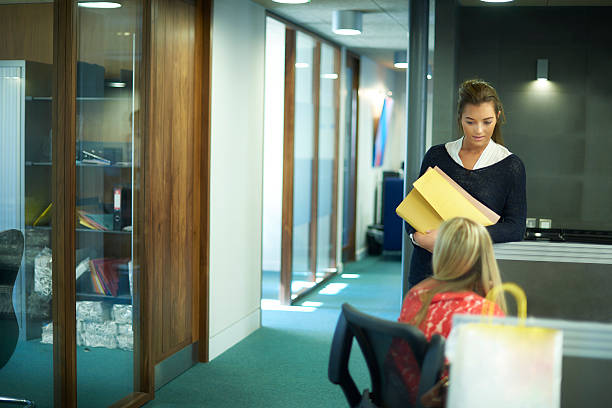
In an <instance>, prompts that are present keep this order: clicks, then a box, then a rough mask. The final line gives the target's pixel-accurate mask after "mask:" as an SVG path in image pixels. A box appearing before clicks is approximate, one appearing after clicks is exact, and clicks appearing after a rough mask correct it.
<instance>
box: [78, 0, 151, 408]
mask: <svg viewBox="0 0 612 408" xmlns="http://www.w3.org/2000/svg"><path fill="white" fill-rule="evenodd" d="M79 6H80V7H78V14H77V26H78V31H77V32H78V36H77V44H78V51H77V91H76V146H75V147H76V152H75V154H76V198H75V199H76V215H77V224H76V231H75V236H76V248H75V249H76V253H75V257H76V265H77V266H76V281H75V285H76V305H75V306H76V342H77V387H78V389H77V398H78V402H79V405H82V406H89V407H106V406H109V405H111V404H112V403H114V402H116V401H118V400H119V399H121V398H122V397H124V396H126V395H129V394H130V393H131V392H132V391H133V387H134V357H133V350H134V334H133V329H132V328H133V316H134V315H136V314H135V313H133V312H134V310H133V304H132V303H133V302H132V299H133V297H132V295H133V278H134V272H133V271H134V269H135V268H134V262H133V247H134V245H133V242H134V240H133V229H134V225H133V222H132V220H133V219H134V217H133V211H132V194H133V191H134V187H135V185H134V184H135V183H134V174H135V172H134V170H135V168H134V163H135V161H134V149H133V146H134V142H135V140H134V139H135V137H136V135H137V134H138V120H136V118H137V114H138V107H139V98H138V88H137V85H138V84H137V81H136V80H135V78H136V77H137V75H136V74H137V73H138V70H139V64H140V59H141V58H140V49H141V41H142V34H141V31H140V30H141V19H142V9H141V5H140V1H139V0H131V1H123V2H122V3H121V7H117V8H109V9H106V8H105V9H100V8H91V7H86V6H87V3H79ZM100 384H104V386H103V387H101V386H100Z"/></svg>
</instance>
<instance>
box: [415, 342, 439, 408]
mask: <svg viewBox="0 0 612 408" xmlns="http://www.w3.org/2000/svg"><path fill="white" fill-rule="evenodd" d="M444 344H445V341H444V337H442V336H440V335H439V334H434V335H433V336H432V337H431V340H430V341H429V345H428V346H427V351H426V352H425V357H424V358H423V366H422V367H421V379H420V382H419V394H418V397H417V404H416V406H417V408H420V407H421V406H422V405H421V401H420V400H421V396H422V395H423V394H425V393H426V392H427V391H429V390H430V389H431V388H432V387H433V386H434V385H435V384H436V383H437V382H438V380H439V379H440V373H441V372H442V370H443V369H444Z"/></svg>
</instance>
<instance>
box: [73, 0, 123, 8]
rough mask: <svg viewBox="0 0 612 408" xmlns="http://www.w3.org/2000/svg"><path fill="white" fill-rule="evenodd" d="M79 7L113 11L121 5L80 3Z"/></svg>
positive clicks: (91, 2)
mask: <svg viewBox="0 0 612 408" xmlns="http://www.w3.org/2000/svg"><path fill="white" fill-rule="evenodd" d="M79 7H85V8H99V9H114V8H119V7H121V4H119V3H115V2H112V1H80V2H79Z"/></svg>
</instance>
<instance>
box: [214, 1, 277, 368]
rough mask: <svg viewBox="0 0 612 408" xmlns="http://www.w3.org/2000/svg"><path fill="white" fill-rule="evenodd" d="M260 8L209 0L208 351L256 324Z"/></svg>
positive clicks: (262, 20)
mask: <svg viewBox="0 0 612 408" xmlns="http://www.w3.org/2000/svg"><path fill="white" fill-rule="evenodd" d="M264 45H265V10H264V9H263V8H262V7H261V6H259V5H256V4H254V3H252V2H250V1H247V0H223V1H215V3H214V16H213V46H212V100H213V104H212V111H211V121H212V123H211V174H210V197H211V200H210V293H209V299H210V317H209V319H210V338H209V347H210V349H209V350H210V358H211V359H213V358H215V357H216V356H218V355H219V354H221V353H222V352H223V351H225V350H227V349H228V348H230V347H231V346H232V345H234V344H235V343H237V342H238V341H240V340H242V339H243V338H244V337H246V336H247V335H249V334H250V333H251V332H253V331H254V330H256V329H257V328H259V327H260V325H261V310H260V299H261V231H262V226H261V214H262V206H261V200H262V172H263V170H262V169H263V164H262V157H263V150H262V149H263V118H264V111H263V106H264V81H263V78H264Z"/></svg>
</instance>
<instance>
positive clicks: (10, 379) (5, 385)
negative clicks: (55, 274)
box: [0, 2, 54, 407]
mask: <svg viewBox="0 0 612 408" xmlns="http://www.w3.org/2000/svg"><path fill="white" fill-rule="evenodd" d="M53 6H54V5H53V3H52V2H49V3H40V4H34V3H29V4H6V3H4V4H2V5H0V38H2V41H1V42H0V177H1V179H2V183H1V184H0V397H8V398H18V399H28V400H32V401H35V402H36V406H38V407H50V406H52V405H53V345H52V342H53V335H52V333H50V332H49V328H50V327H51V326H52V302H53V300H54V299H53V291H52V285H51V277H52V265H51V259H52V252H51V234H52V229H51V223H50V219H51V184H50V177H51V170H52V165H51V140H52V139H51V138H52V134H51V127H52V123H51V104H52V99H51V89H52V86H51V82H52V75H53ZM6 230H12V232H8V233H2V232H1V231H6Z"/></svg>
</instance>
